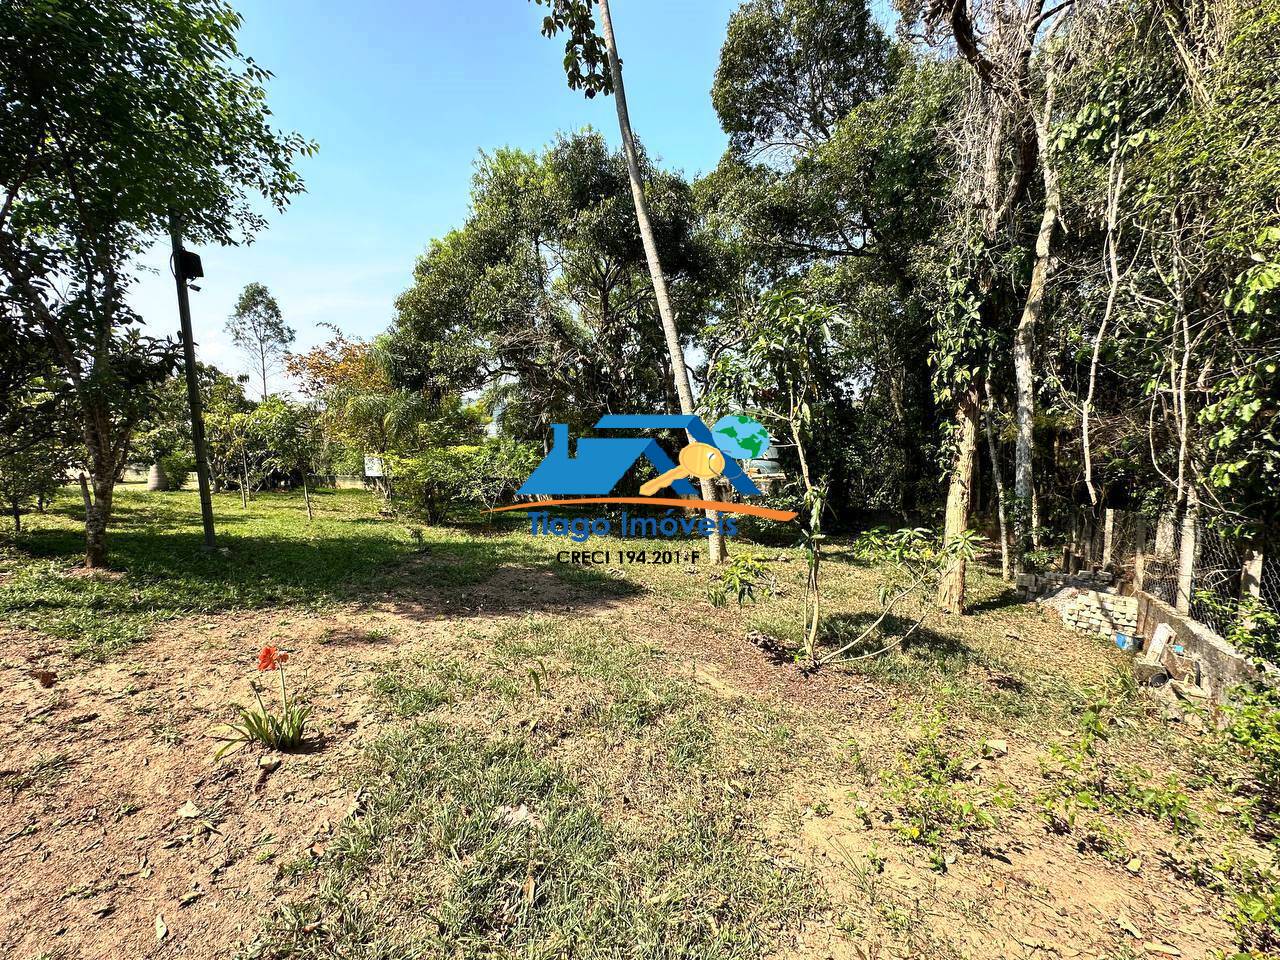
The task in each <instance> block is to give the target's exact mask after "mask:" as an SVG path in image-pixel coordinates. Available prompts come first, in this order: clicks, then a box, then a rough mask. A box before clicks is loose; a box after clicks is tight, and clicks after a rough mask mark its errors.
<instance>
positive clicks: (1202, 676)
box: [1133, 590, 1280, 706]
mask: <svg viewBox="0 0 1280 960" xmlns="http://www.w3.org/2000/svg"><path fill="white" fill-rule="evenodd" d="M1133 596H1134V597H1136V598H1137V600H1138V635H1139V636H1140V637H1142V639H1143V649H1146V648H1147V646H1148V645H1149V644H1150V642H1151V638H1152V637H1153V636H1154V635H1155V631H1156V627H1158V626H1159V625H1160V624H1162V623H1167V624H1168V625H1169V629H1170V630H1172V631H1173V636H1174V639H1173V640H1171V641H1170V643H1169V652H1167V653H1166V655H1165V657H1164V659H1163V663H1164V666H1165V668H1166V669H1167V670H1168V672H1169V675H1170V676H1171V677H1173V678H1174V679H1175V680H1183V681H1186V682H1188V683H1195V682H1196V681H1197V676H1196V673H1197V670H1196V663H1197V661H1198V663H1199V671H1198V672H1199V678H1198V679H1199V685H1200V686H1201V688H1203V690H1204V691H1205V693H1206V694H1207V695H1208V699H1209V701H1210V702H1211V703H1212V704H1213V705H1215V706H1220V705H1222V704H1223V703H1224V702H1226V700H1227V699H1228V695H1229V694H1230V692H1231V688H1232V687H1234V686H1237V685H1239V684H1241V683H1247V682H1250V681H1256V680H1259V679H1262V678H1263V677H1264V676H1265V677H1267V678H1269V679H1270V681H1271V682H1276V680H1277V677H1278V676H1280V674H1277V671H1276V670H1275V669H1274V668H1272V669H1269V670H1266V671H1263V670H1259V669H1258V668H1257V667H1255V666H1254V665H1253V664H1252V663H1251V662H1250V661H1249V660H1248V659H1247V658H1246V657H1245V656H1244V655H1243V654H1242V653H1240V651H1239V650H1237V649H1236V648H1235V647H1233V646H1232V645H1231V644H1229V643H1227V641H1226V640H1224V639H1222V637H1220V636H1218V635H1217V634H1216V633H1214V632H1213V631H1212V630H1210V629H1209V628H1208V627H1206V626H1205V625H1204V624H1203V623H1200V622H1199V621H1198V620H1192V619H1191V618H1190V617H1187V616H1184V615H1183V614H1181V613H1178V611H1177V610H1175V609H1174V608H1173V607H1171V606H1169V604H1167V603H1165V602H1163V601H1162V600H1159V599H1157V598H1156V597H1153V596H1152V595H1151V594H1149V593H1146V592H1144V591H1142V590H1135V591H1134V592H1133ZM1175 647H1181V648H1182V649H1181V652H1179V651H1178V650H1176V649H1174V648H1175Z"/></svg>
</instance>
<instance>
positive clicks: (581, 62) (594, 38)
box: [537, 0, 725, 563]
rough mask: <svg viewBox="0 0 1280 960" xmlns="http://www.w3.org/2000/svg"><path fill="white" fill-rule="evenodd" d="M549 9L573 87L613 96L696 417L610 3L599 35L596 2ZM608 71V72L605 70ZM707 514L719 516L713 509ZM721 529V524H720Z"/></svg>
mask: <svg viewBox="0 0 1280 960" xmlns="http://www.w3.org/2000/svg"><path fill="white" fill-rule="evenodd" d="M537 2H538V3H540V4H541V3H545V4H546V5H547V6H548V7H549V8H550V11H551V12H550V13H549V14H548V15H547V17H546V18H545V19H544V20H543V27H542V31H543V33H544V34H545V35H546V36H548V37H551V36H555V34H557V33H559V32H560V31H562V30H564V31H567V32H568V35H569V39H568V40H567V41H566V44H565V67H566V71H567V74H568V78H569V87H570V88H571V89H579V88H581V89H584V90H585V91H586V94H587V96H588V97H594V96H595V95H596V93H598V92H604V93H612V94H613V99H614V104H615V106H616V107H617V110H618V131H619V134H620V136H621V138H622V150H623V153H624V154H625V155H626V158H627V172H628V174H629V175H630V182H631V196H632V199H633V200H634V202H635V208H636V222H637V223H638V224H639V227H640V239H641V242H642V243H643V244H644V254H645V259H646V261H647V262H648V265H649V276H650V277H651V279H652V280H653V294H654V298H655V299H656V300H657V302H658V316H659V318H660V319H661V321H662V333H663V336H664V337H665V338H666V342H667V353H668V355H669V356H670V359H671V375H672V377H673V378H674V382H675V388H676V396H677V398H678V399H679V402H680V412H681V413H683V414H685V415H686V416H692V415H693V413H694V412H695V410H696V406H695V404H694V400H693V382H692V380H691V378H690V376H689V367H688V365H687V364H686V363H685V359H684V346H683V345H682V344H681V342H680V331H679V329H678V328H677V326H676V315H675V311H674V310H673V309H672V307H671V295H670V293H669V292H668V290H667V278H666V274H665V273H664V272H663V270H662V261H661V260H660V259H659V256H658V244H657V240H656V239H655V237H654V232H653V223H652V221H651V220H650V217H649V204H648V200H647V199H646V197H645V187H644V180H643V178H642V176H641V171H640V154H639V150H638V148H637V147H636V140H635V135H634V134H633V133H632V132H631V116H630V113H629V112H628V110H627V91H626V87H625V86H624V84H623V82H622V59H621V58H620V57H619V56H618V44H617V39H616V38H615V37H614V33H613V18H612V16H611V15H610V13H609V0H596V2H597V3H598V4H599V7H600V25H601V30H602V35H597V34H596V32H595V20H594V18H593V16H592V13H591V7H592V0H537ZM606 71H607V72H606ZM701 487H702V499H704V500H715V499H716V492H715V485H714V484H713V483H712V481H710V480H707V479H704V480H702V481H701ZM707 516H709V517H711V518H713V519H714V518H715V516H716V513H715V511H713V510H708V511H707ZM716 529H717V530H718V529H719V524H717V525H716ZM709 552H710V554H711V562H712V563H719V562H720V561H721V560H722V559H723V556H724V552H725V544H724V539H723V536H722V535H720V534H712V535H711V537H710V544H709Z"/></svg>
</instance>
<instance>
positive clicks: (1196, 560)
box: [1069, 510, 1280, 636]
mask: <svg viewBox="0 0 1280 960" xmlns="http://www.w3.org/2000/svg"><path fill="white" fill-rule="evenodd" d="M1182 539H1183V525H1182V524H1181V523H1180V522H1178V520H1177V518H1176V517H1175V516H1174V515H1173V514H1172V513H1165V514H1162V515H1160V516H1159V517H1147V516H1143V515H1142V514H1140V513H1137V512H1135V511H1127V510H1106V511H1099V513H1097V514H1093V513H1091V512H1090V511H1087V510H1082V511H1080V512H1079V513H1078V514H1077V515H1075V516H1074V517H1073V518H1072V533H1071V542H1070V544H1069V549H1070V551H1071V553H1072V554H1074V557H1075V561H1076V562H1077V563H1079V564H1080V565H1081V566H1085V567H1094V568H1106V569H1109V570H1111V571H1113V572H1114V573H1115V574H1116V575H1117V576H1118V578H1119V579H1120V580H1128V581H1135V580H1140V586H1141V589H1142V590H1144V591H1145V592H1147V593H1149V594H1151V595H1152V596H1154V597H1156V598H1157V599H1159V600H1162V601H1164V602H1165V603H1167V604H1169V605H1170V606H1173V607H1177V606H1179V599H1180V597H1179V585H1180V584H1181V587H1182V589H1183V590H1184V591H1185V597H1184V598H1182V599H1185V601H1186V612H1187V614H1188V615H1189V616H1190V617H1192V618H1193V619H1195V620H1198V621H1200V622H1201V623H1203V624H1205V625H1206V626H1207V627H1208V628H1209V629H1211V630H1213V631H1214V632H1215V633H1217V634H1219V635H1221V636H1228V635H1230V634H1232V633H1233V632H1234V631H1236V629H1237V628H1238V627H1240V626H1241V625H1242V624H1244V623H1245V622H1247V621H1248V620H1249V612H1248V610H1247V609H1245V607H1246V605H1248V604H1251V603H1253V602H1254V601H1250V600H1244V602H1243V603H1242V598H1244V597H1245V595H1247V594H1251V593H1252V592H1253V591H1254V590H1257V600H1256V602H1258V603H1260V604H1262V605H1263V607H1264V609H1266V610H1270V611H1273V612H1280V549H1274V550H1271V551H1267V552H1264V560H1263V563H1262V569H1261V572H1260V574H1255V575H1257V577H1258V581H1259V583H1258V586H1257V587H1253V586H1251V585H1250V583H1249V582H1248V578H1247V577H1246V576H1245V574H1244V570H1245V567H1246V564H1247V562H1248V561H1249V558H1250V557H1251V556H1252V553H1251V551H1249V550H1247V549H1246V548H1245V547H1244V546H1243V545H1242V544H1240V543H1238V542H1237V541H1235V540H1233V539H1231V538H1230V537H1227V536H1224V535H1223V534H1222V533H1221V532H1219V531H1218V530H1217V529H1216V528H1215V527H1214V526H1213V525H1212V524H1211V523H1208V522H1203V521H1202V522H1201V523H1199V524H1197V527H1196V539H1195V545H1194V550H1193V553H1192V554H1191V559H1192V562H1191V570H1190V577H1189V578H1187V577H1184V576H1183V575H1182V574H1183V572H1184V571H1183V570H1182V564H1183V558H1182ZM1139 558H1141V563H1139Z"/></svg>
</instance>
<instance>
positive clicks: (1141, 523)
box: [1131, 513, 1147, 590]
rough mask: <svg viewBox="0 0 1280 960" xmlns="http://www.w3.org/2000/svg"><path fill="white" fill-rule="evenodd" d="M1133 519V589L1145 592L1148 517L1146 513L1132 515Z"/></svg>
mask: <svg viewBox="0 0 1280 960" xmlns="http://www.w3.org/2000/svg"><path fill="white" fill-rule="evenodd" d="M1131 516H1132V517H1133V589H1135V590H1145V589H1146V580H1147V516H1146V514H1144V513H1134V514H1131Z"/></svg>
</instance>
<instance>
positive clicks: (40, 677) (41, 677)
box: [28, 670, 58, 689]
mask: <svg viewBox="0 0 1280 960" xmlns="http://www.w3.org/2000/svg"><path fill="white" fill-rule="evenodd" d="M28 673H30V674H31V676H32V677H33V678H35V680H36V681H37V682H38V683H39V684H40V686H42V687H45V688H46V689H47V688H49V687H52V686H53V683H54V681H55V680H57V679H58V675H57V674H56V673H54V672H53V671H52V670H30V671H28Z"/></svg>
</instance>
